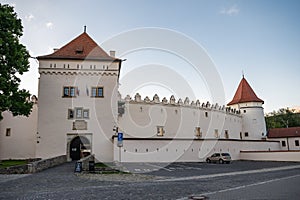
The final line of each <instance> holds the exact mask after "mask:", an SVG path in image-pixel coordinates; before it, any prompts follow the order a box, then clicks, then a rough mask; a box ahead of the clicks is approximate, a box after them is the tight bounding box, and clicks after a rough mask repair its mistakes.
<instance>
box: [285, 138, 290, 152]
mask: <svg viewBox="0 0 300 200" xmlns="http://www.w3.org/2000/svg"><path fill="white" fill-rule="evenodd" d="M286 142H287V147H288V151H290V144H289V137H287V138H286Z"/></svg>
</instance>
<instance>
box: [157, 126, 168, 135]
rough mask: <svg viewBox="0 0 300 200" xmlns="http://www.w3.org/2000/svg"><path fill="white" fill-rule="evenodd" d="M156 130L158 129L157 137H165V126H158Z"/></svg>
mask: <svg viewBox="0 0 300 200" xmlns="http://www.w3.org/2000/svg"><path fill="white" fill-rule="evenodd" d="M156 128H157V134H156V135H157V136H160V137H162V136H164V135H165V133H166V131H165V129H164V126H157V127H156Z"/></svg>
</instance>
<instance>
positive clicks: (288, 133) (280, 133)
mask: <svg viewBox="0 0 300 200" xmlns="http://www.w3.org/2000/svg"><path fill="white" fill-rule="evenodd" d="M268 137H269V138H281V137H300V127H289V128H272V129H270V130H269V132H268Z"/></svg>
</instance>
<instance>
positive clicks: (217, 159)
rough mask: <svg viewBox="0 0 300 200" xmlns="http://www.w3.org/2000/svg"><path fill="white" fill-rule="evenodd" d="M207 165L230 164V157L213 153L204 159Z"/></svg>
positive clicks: (225, 154)
mask: <svg viewBox="0 0 300 200" xmlns="http://www.w3.org/2000/svg"><path fill="white" fill-rule="evenodd" d="M206 162H207V163H212V162H213V163H220V164H223V163H230V162H231V156H230V154H229V153H214V154H213V155H211V156H210V157H207V158H206Z"/></svg>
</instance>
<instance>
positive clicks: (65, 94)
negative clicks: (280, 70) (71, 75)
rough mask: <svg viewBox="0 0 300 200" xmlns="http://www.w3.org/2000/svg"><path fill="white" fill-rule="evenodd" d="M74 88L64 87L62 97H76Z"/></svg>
mask: <svg viewBox="0 0 300 200" xmlns="http://www.w3.org/2000/svg"><path fill="white" fill-rule="evenodd" d="M76 91H77V88H76V87H72V86H65V87H64V91H63V97H76Z"/></svg>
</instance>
